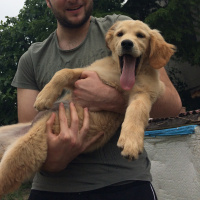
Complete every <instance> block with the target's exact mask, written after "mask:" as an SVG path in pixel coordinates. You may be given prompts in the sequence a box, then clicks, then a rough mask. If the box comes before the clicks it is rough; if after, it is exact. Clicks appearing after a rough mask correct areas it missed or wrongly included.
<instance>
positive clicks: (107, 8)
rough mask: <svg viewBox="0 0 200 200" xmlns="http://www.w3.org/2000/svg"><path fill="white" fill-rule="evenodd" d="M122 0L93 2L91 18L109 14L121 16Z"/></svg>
mask: <svg viewBox="0 0 200 200" xmlns="http://www.w3.org/2000/svg"><path fill="white" fill-rule="evenodd" d="M122 2H123V0H101V1H97V0H96V1H95V0H94V11H93V16H95V17H103V16H105V15H110V14H114V13H115V14H121V13H122V11H121V3H122Z"/></svg>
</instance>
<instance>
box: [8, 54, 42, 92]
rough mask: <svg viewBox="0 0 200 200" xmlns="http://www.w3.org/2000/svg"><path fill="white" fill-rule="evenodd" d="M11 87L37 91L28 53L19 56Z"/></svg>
mask: <svg viewBox="0 0 200 200" xmlns="http://www.w3.org/2000/svg"><path fill="white" fill-rule="evenodd" d="M11 85H12V86H14V87H17V88H23V89H33V90H39V89H38V86H37V83H36V81H35V73H34V68H33V63H32V59H31V56H30V53H29V51H27V52H26V53H24V54H23V55H22V56H21V58H20V60H19V63H18V68H17V71H16V74H15V76H14V79H13V81H12V83H11Z"/></svg>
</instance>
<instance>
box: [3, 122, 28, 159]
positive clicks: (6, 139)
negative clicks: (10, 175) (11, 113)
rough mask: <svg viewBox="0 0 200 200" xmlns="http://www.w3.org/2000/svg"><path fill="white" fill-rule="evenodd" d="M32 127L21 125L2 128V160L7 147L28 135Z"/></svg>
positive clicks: (26, 124)
mask: <svg viewBox="0 0 200 200" xmlns="http://www.w3.org/2000/svg"><path fill="white" fill-rule="evenodd" d="M30 127H31V123H19V124H13V125H8V126H1V127H0V160H1V158H2V156H3V154H4V152H5V151H6V149H7V147H8V146H9V145H11V144H12V143H13V142H14V141H16V139H18V138H19V137H21V136H23V135H24V134H25V133H27V132H28V130H29V129H30Z"/></svg>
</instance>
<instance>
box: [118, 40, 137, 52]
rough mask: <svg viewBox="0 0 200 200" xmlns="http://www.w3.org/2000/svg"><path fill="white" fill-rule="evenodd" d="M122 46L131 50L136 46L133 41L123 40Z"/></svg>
mask: <svg viewBox="0 0 200 200" xmlns="http://www.w3.org/2000/svg"><path fill="white" fill-rule="evenodd" d="M121 46H122V47H123V48H124V49H126V50H129V49H131V48H132V47H133V46H134V44H133V42H132V41H131V40H123V41H122V43H121Z"/></svg>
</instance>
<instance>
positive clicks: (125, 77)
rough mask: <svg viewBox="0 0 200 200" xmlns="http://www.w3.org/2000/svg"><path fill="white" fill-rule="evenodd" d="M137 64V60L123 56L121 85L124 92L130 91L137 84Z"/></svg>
mask: <svg viewBox="0 0 200 200" xmlns="http://www.w3.org/2000/svg"><path fill="white" fill-rule="evenodd" d="M135 64H136V58H133V57H132V56H129V55H124V56H123V69H122V74H121V77H120V84H121V87H122V89H124V90H130V89H131V88H132V87H133V85H134V83H135Z"/></svg>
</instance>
